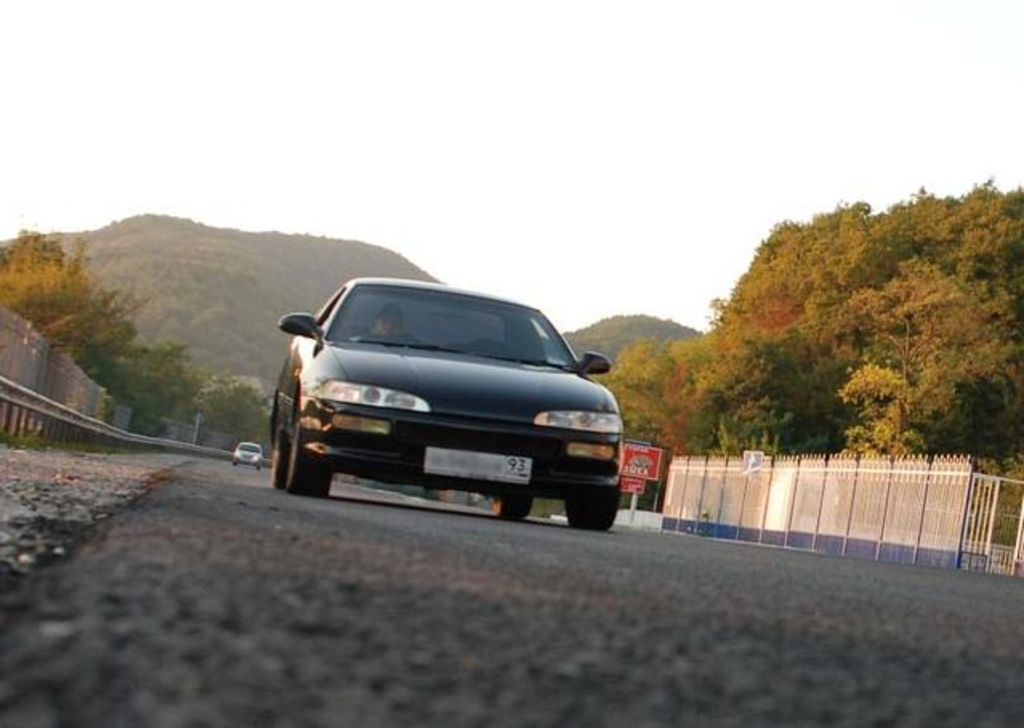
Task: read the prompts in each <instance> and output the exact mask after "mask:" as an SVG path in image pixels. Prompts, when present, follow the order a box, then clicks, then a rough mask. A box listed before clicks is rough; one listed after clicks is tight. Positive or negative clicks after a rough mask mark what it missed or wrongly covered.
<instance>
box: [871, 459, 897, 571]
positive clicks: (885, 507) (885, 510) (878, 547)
mask: <svg viewBox="0 0 1024 728" xmlns="http://www.w3.org/2000/svg"><path fill="white" fill-rule="evenodd" d="M895 469H896V458H894V457H892V456H891V455H890V456H889V477H888V478H886V479H885V497H884V498H883V499H882V527H881V529H879V531H878V543H876V544H875V561H878V559H879V558H880V557H881V555H882V539H884V538H885V522H886V520H887V519H888V516H889V491H890V490H891V489H892V474H893V472H894V471H895Z"/></svg>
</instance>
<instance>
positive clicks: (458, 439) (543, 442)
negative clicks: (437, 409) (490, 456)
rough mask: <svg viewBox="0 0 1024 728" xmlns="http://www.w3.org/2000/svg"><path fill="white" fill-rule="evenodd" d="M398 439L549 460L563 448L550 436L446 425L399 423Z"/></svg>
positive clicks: (418, 443)
mask: <svg viewBox="0 0 1024 728" xmlns="http://www.w3.org/2000/svg"><path fill="white" fill-rule="evenodd" d="M394 436H395V439H397V440H399V441H400V442H402V443H405V444H410V445H420V446H423V447H444V448H449V449H452V450H474V451H477V452H491V453H500V454H504V455H523V456H525V457H531V458H540V459H548V460H550V459H554V458H557V457H558V456H559V455H560V454H561V449H562V444H561V442H560V441H559V440H557V439H555V438H550V437H540V436H535V435H521V434H510V433H504V432H490V431H487V430H472V429H465V428H461V427H445V426H444V425H431V424H422V423H418V422H400V423H397V426H396V428H395V434H394Z"/></svg>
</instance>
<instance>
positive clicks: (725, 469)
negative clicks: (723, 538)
mask: <svg viewBox="0 0 1024 728" xmlns="http://www.w3.org/2000/svg"><path fill="white" fill-rule="evenodd" d="M728 478H729V456H728V455H726V456H725V464H724V465H723V466H722V483H721V485H719V487H718V513H717V514H716V515H715V526H714V528H712V529H711V537H712V538H718V524H719V523H721V522H722V508H723V507H724V506H725V482H726V480H727V479H728Z"/></svg>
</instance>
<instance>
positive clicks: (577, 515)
mask: <svg viewBox="0 0 1024 728" xmlns="http://www.w3.org/2000/svg"><path fill="white" fill-rule="evenodd" d="M618 512H619V491H618V490H617V489H614V488H607V489H602V490H600V491H597V492H593V491H592V492H586V491H584V492H581V493H574V494H573V495H571V496H569V497H568V498H566V499H565V515H566V518H567V519H568V521H569V525H570V526H572V527H573V528H582V529H585V530H587V531H607V530H608V529H609V528H611V527H612V524H614V523H615V516H616V515H617V514H618Z"/></svg>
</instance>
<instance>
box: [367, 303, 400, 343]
mask: <svg viewBox="0 0 1024 728" xmlns="http://www.w3.org/2000/svg"><path fill="white" fill-rule="evenodd" d="M404 328H405V327H404V325H403V322H402V311H401V309H399V308H398V306H396V305H394V304H393V303H389V304H388V305H386V306H384V307H383V308H382V309H381V310H380V311H378V312H377V316H376V317H375V318H374V319H373V323H372V324H370V336H377V337H382V338H385V339H397V338H399V337H401V336H402V334H404V333H405V332H404Z"/></svg>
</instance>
